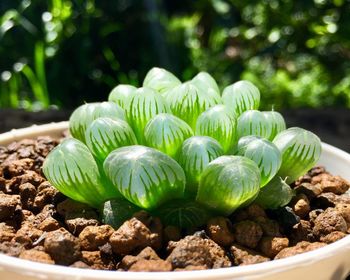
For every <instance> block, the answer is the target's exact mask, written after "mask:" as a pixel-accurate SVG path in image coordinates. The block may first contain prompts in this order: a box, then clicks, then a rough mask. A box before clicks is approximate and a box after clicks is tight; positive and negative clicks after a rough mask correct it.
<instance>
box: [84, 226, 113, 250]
mask: <svg viewBox="0 0 350 280" xmlns="http://www.w3.org/2000/svg"><path fill="white" fill-rule="evenodd" d="M113 232H114V229H113V228H112V227H111V226H109V225H103V226H87V227H86V228H84V229H83V230H82V232H81V233H80V234H79V239H80V245H81V248H82V250H85V251H96V250H98V248H99V247H100V246H102V245H104V244H105V243H107V242H108V240H109V237H110V236H111V235H112V233H113Z"/></svg>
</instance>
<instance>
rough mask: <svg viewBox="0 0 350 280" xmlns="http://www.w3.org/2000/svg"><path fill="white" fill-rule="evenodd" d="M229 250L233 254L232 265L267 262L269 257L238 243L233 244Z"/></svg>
mask: <svg viewBox="0 0 350 280" xmlns="http://www.w3.org/2000/svg"><path fill="white" fill-rule="evenodd" d="M230 252H231V254H232V256H233V263H234V265H242V266H243V265H249V264H256V263H262V262H267V261H269V260H270V259H269V258H268V257H265V256H263V255H261V254H260V253H258V252H256V251H254V250H251V249H248V248H245V247H243V246H240V245H238V244H234V245H232V246H231V247H230Z"/></svg>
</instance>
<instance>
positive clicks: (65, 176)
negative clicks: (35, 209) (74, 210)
mask: <svg viewBox="0 0 350 280" xmlns="http://www.w3.org/2000/svg"><path fill="white" fill-rule="evenodd" d="M43 172H44V174H45V176H46V178H47V180H48V181H49V182H50V183H51V184H52V185H53V186H55V188H57V189H58V190H59V191H60V192H62V193H63V194H64V195H66V196H68V197H70V198H72V199H74V200H77V201H80V202H83V203H86V204H89V205H91V206H93V207H99V206H100V205H101V204H102V203H103V202H105V201H106V200H108V199H111V198H114V197H120V193H119V192H118V191H117V190H116V189H115V188H114V187H113V186H112V185H110V184H109V181H107V180H105V178H104V177H103V175H101V174H100V170H99V168H98V166H97V164H96V162H95V159H94V158H93V156H92V154H91V153H90V151H89V149H88V148H87V147H86V146H85V145H84V144H83V143H82V142H80V141H79V140H76V139H73V138H70V139H66V140H64V141H63V142H62V143H61V144H60V145H58V146H57V147H56V148H55V149H53V150H52V151H51V152H50V153H49V155H48V156H47V157H46V159H45V162H44V165H43Z"/></svg>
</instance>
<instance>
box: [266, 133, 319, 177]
mask: <svg viewBox="0 0 350 280" xmlns="http://www.w3.org/2000/svg"><path fill="white" fill-rule="evenodd" d="M273 143H274V144H275V145H276V146H277V148H278V149H279V150H280V151H281V154H282V165H281V168H280V170H279V171H278V175H279V176H280V177H282V178H287V179H286V182H287V183H288V184H290V183H292V182H293V181H295V180H296V179H298V178H299V177H300V176H302V175H304V174H305V173H306V172H307V171H308V170H309V169H310V168H311V167H313V166H314V165H315V164H316V162H317V161H318V159H319V158H320V156H321V149H322V147H321V141H320V139H319V138H318V137H317V136H316V135H315V134H314V133H312V132H311V131H308V130H305V129H303V128H299V127H292V128H288V129H286V130H284V131H282V132H280V133H279V134H277V136H276V137H275V139H274V140H273Z"/></svg>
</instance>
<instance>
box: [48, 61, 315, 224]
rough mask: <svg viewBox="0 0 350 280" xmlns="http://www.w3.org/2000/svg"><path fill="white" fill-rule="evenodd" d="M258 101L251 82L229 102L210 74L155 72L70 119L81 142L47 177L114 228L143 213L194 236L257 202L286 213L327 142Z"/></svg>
mask: <svg viewBox="0 0 350 280" xmlns="http://www.w3.org/2000/svg"><path fill="white" fill-rule="evenodd" d="M259 103H260V92H259V90H258V89H257V88H256V87H255V86H254V85H253V84H252V83H250V82H248V81H239V82H236V83H235V84H233V85H230V86H228V87H226V88H225V89H224V91H223V93H222V96H221V94H220V90H219V87H218V85H217V84H216V82H215V80H214V79H213V78H212V77H211V76H210V75H209V74H208V73H206V72H200V73H199V74H198V75H196V76H195V77H194V78H193V79H192V80H191V81H187V82H184V83H181V82H180V81H179V80H178V79H177V78H176V77H175V76H174V75H173V74H172V73H170V72H168V71H166V70H165V69H161V68H152V69H151V70H150V71H149V72H148V74H147V76H146V78H145V80H144V82H143V87H141V88H138V89H136V88H135V87H133V86H129V85H119V86H117V87H115V88H114V89H113V90H112V92H111V93H110V95H109V102H102V103H91V104H84V105H82V106H80V107H78V108H77V109H76V110H75V111H74V112H73V114H72V115H71V117H70V121H69V128H70V132H71V135H72V137H73V138H68V139H66V140H64V141H63V142H62V143H61V144H60V145H58V146H57V147H56V148H55V149H53V150H52V151H51V152H50V154H49V155H48V156H47V158H46V160H45V162H44V166H43V172H44V174H45V176H46V177H47V179H48V180H49V181H50V182H51V183H52V184H53V185H54V186H55V187H56V188H57V189H58V190H60V191H61V192H62V193H63V194H65V195H66V196H68V197H70V198H72V199H74V200H77V201H80V202H83V203H87V204H89V205H91V206H93V207H96V208H98V209H99V210H100V211H101V215H102V217H103V220H104V222H105V223H109V224H111V225H113V226H114V227H118V226H119V225H120V224H121V223H123V221H124V220H125V219H128V218H130V217H131V216H132V214H133V212H135V211H138V210H140V209H145V210H147V211H149V212H151V213H152V214H154V215H158V216H159V217H160V218H161V219H162V221H163V222H164V223H165V224H168V225H176V226H179V227H183V228H193V227H195V226H199V225H202V224H204V223H205V222H206V221H207V219H208V218H209V217H211V216H213V215H217V214H221V215H230V214H231V213H232V212H234V211H235V210H236V209H238V208H240V207H243V206H246V205H248V204H249V203H251V202H252V201H254V200H255V201H256V202H257V203H259V204H261V205H262V206H263V207H266V208H276V207H281V206H284V205H285V204H287V203H288V202H289V201H290V199H291V197H292V196H293V195H294V192H293V190H292V189H291V188H290V186H289V185H288V184H289V183H291V182H292V181H294V180H295V179H296V178H298V177H299V176H300V175H302V174H303V173H305V172H306V171H307V170H308V169H309V168H311V167H312V166H313V165H314V164H315V163H316V162H317V160H318V158H319V156H320V153H321V144H320V140H319V139H318V137H317V136H316V135H314V134H313V133H311V132H309V131H306V130H304V129H301V128H289V129H286V125H285V122H284V119H283V117H282V116H281V115H280V114H279V113H278V112H275V111H271V112H260V111H258V106H259Z"/></svg>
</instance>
